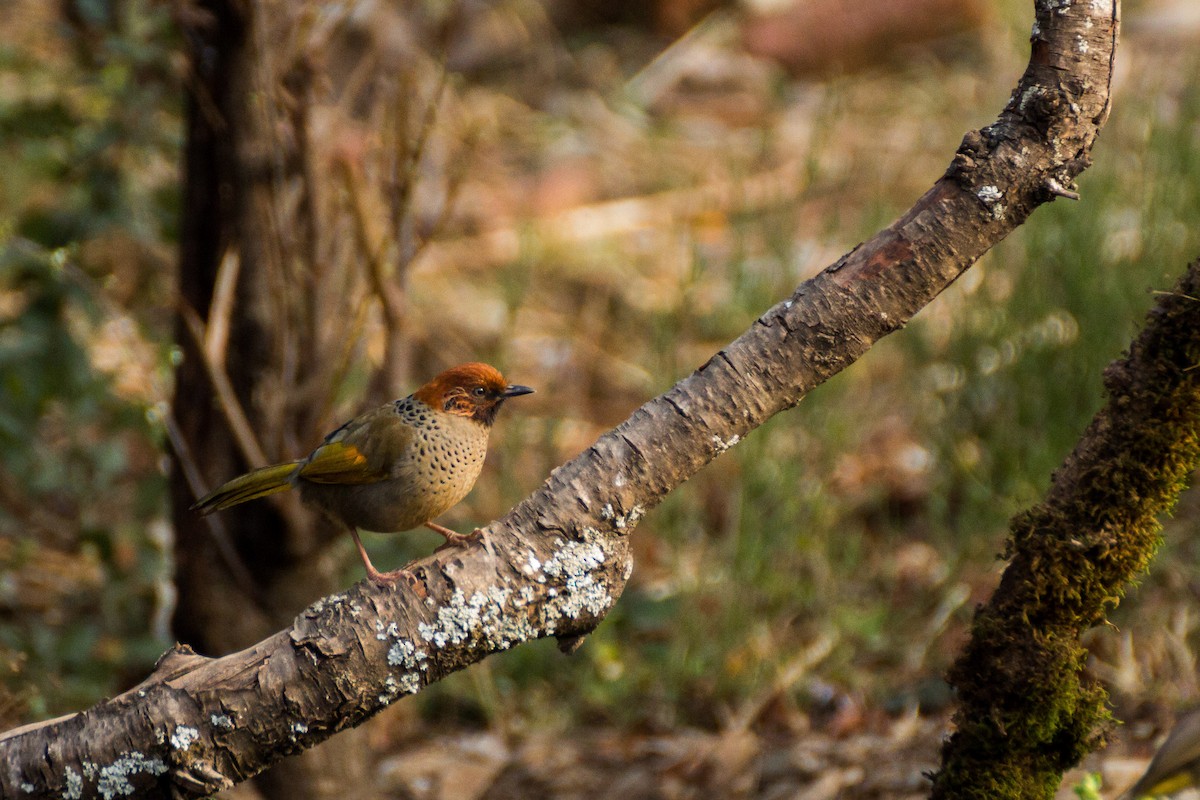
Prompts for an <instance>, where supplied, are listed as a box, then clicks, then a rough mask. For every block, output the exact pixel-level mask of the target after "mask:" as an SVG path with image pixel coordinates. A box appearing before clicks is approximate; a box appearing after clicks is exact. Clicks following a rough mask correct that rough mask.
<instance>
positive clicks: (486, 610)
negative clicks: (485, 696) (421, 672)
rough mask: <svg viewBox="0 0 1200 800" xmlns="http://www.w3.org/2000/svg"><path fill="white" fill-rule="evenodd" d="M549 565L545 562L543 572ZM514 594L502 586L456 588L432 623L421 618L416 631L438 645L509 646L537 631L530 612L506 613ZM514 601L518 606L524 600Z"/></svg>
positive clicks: (470, 646) (500, 648)
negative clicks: (477, 589) (478, 589)
mask: <svg viewBox="0 0 1200 800" xmlns="http://www.w3.org/2000/svg"><path fill="white" fill-rule="evenodd" d="M546 569H547V565H543V566H542V570H543V572H545V571H546ZM512 598H513V590H512V589H506V588H502V587H499V586H492V587H490V588H489V589H488V590H487V592H473V593H472V594H471V596H470V597H467V596H466V594H465V593H464V592H463V591H462V590H461V589H456V590H455V591H454V594H453V595H451V597H450V602H449V603H447V604H445V605H443V606H442V607H441V608H439V609H438V611H437V619H436V620H435V621H434V622H433V624H430V623H427V622H422V623H421V624H419V625H418V626H417V633H418V634H420V636H421V638H422V639H424V640H425V641H427V642H429V643H430V644H432V645H433V646H434V647H438V648H442V647H446V646H448V645H461V644H466V645H467V647H469V648H474V647H477V646H479V645H484V646H485V647H487V648H488V649H499V650H504V649H507V648H509V647H512V646H513V645H514V644H517V643H518V642H523V641H525V640H526V639H529V638H531V637H532V636H534V635H535V633H536V631H535V628H534V626H533V625H532V623H531V622H530V620H529V618H528V616H526V615H524V614H513V613H505V608H506V606H508V605H509V604H510V601H511V600H512ZM512 605H513V606H514V608H515V607H518V606H520V605H521V603H512Z"/></svg>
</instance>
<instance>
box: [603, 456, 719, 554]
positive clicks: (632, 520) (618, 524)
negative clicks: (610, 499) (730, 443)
mask: <svg viewBox="0 0 1200 800" xmlns="http://www.w3.org/2000/svg"><path fill="white" fill-rule="evenodd" d="M735 443H736V442H735ZM645 515H646V509H645V508H643V507H642V506H640V505H634V507H633V508H631V509H629V512H628V513H626V514H618V513H617V511H616V509H614V508H613V505H612V503H605V504H604V507H603V508H601V509H600V519H602V520H604V521H605V522H611V523H612V526H613V528H615V529H616V530H625V529H626V528H633V526H635V525H637V524H638V521H639V520H640V519H641V518H642V517H644V516H645ZM592 532H593V533H595V531H592ZM584 533H585V534H587V531H586V530H585V531H584ZM585 538H587V537H586V535H585ZM593 538H596V537H593Z"/></svg>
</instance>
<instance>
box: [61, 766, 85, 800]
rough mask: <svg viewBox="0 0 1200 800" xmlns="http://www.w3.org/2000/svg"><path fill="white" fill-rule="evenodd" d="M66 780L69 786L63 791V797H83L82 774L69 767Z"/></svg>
mask: <svg viewBox="0 0 1200 800" xmlns="http://www.w3.org/2000/svg"><path fill="white" fill-rule="evenodd" d="M66 782H67V788H66V789H65V790H64V791H63V797H64V798H65V799H66V800H79V798H81V797H83V776H82V775H80V774H79V773H78V772H76V771H75V770H73V769H71V768H70V767H67V774H66Z"/></svg>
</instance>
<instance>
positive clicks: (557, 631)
mask: <svg viewBox="0 0 1200 800" xmlns="http://www.w3.org/2000/svg"><path fill="white" fill-rule="evenodd" d="M1035 7H1036V14H1037V17H1036V20H1037V21H1036V23H1035V25H1034V32H1033V35H1032V44H1033V47H1032V57H1031V59H1030V63H1029V66H1028V68H1027V69H1026V71H1025V74H1024V76H1023V77H1022V79H1021V81H1020V83H1019V85H1018V86H1017V88H1016V89H1015V90H1014V92H1013V95H1012V99H1011V100H1010V102H1009V103H1008V105H1007V107H1006V108H1005V109H1004V111H1003V112H1002V113H1001V115H1000V117H999V118H998V120H997V121H996V122H995V123H994V124H992V125H990V126H988V127H987V128H985V129H983V130H981V131H974V132H971V133H969V134H967V136H966V137H965V138H964V139H963V143H962V145H961V146H960V147H959V150H958V153H957V155H956V156H955V158H954V160H953V163H952V164H951V165H950V168H949V169H948V170H947V172H946V174H945V175H944V176H943V177H942V179H940V180H939V181H938V182H937V183H936V184H935V185H934V186H933V188H932V189H930V190H929V192H927V193H926V194H925V195H924V196H923V197H922V198H921V199H920V200H919V201H918V202H917V203H916V205H914V206H913V208H912V209H911V210H909V211H908V212H907V213H906V214H904V215H903V216H902V217H901V218H900V219H899V220H897V221H896V222H895V223H894V224H892V225H891V226H890V227H888V228H887V229H885V230H883V231H882V232H880V233H879V234H878V235H876V236H875V237H874V238H872V239H871V240H869V241H867V242H865V243H863V244H862V245H860V246H859V247H857V248H855V249H854V250H853V251H852V252H851V253H849V254H847V255H846V256H844V257H843V258H842V259H840V260H839V261H838V262H837V263H835V264H833V265H832V266H830V267H829V268H827V269H826V270H825V271H824V272H822V273H821V274H820V275H818V276H816V277H814V278H813V279H811V280H809V281H806V282H805V283H804V284H802V285H801V286H800V287H799V288H798V289H797V290H796V292H795V293H794V294H793V295H792V297H791V298H789V299H787V300H785V301H783V302H781V303H779V304H778V305H776V306H774V307H773V308H771V309H769V310H768V311H767V312H766V313H764V314H763V315H762V316H761V317H760V318H759V319H758V320H757V321H756V322H755V323H754V325H752V326H751V328H750V329H749V330H748V331H746V332H745V333H744V334H743V335H742V336H741V337H739V338H738V339H737V340H735V341H734V342H732V343H730V344H729V345H728V346H727V347H725V348H724V349H723V350H722V351H721V352H719V353H717V354H716V355H715V356H713V357H712V358H711V359H710V360H709V361H708V363H706V364H705V365H704V366H702V367H701V368H700V369H699V370H697V371H696V372H695V373H694V374H693V375H691V376H690V377H688V378H686V379H685V380H683V381H681V382H680V383H679V384H677V385H676V386H674V387H673V388H671V389H670V390H669V391H668V392H666V393H665V394H663V395H662V396H660V397H658V398H655V399H654V400H651V401H650V402H648V403H646V404H645V405H644V406H642V407H641V408H639V409H638V410H637V411H635V412H634V413H633V415H632V416H630V418H629V419H628V420H626V421H625V422H624V423H622V424H621V425H619V426H618V427H617V428H616V429H614V430H613V431H611V432H609V433H608V434H606V435H604V436H603V437H601V438H600V439H599V440H598V441H597V442H596V443H595V444H594V445H593V446H592V447H591V448H589V449H588V450H587V451H586V452H584V453H583V454H582V455H580V456H579V457H578V458H576V459H575V460H573V461H571V462H570V463H568V464H566V465H564V466H562V467H560V468H558V469H556V470H554V471H553V472H552V473H551V475H550V477H549V478H548V479H547V480H546V482H545V483H544V484H543V485H542V487H541V488H539V489H538V490H537V491H536V492H534V493H533V494H532V495H531V496H530V497H529V498H527V499H526V500H525V501H523V502H522V503H521V504H519V505H518V506H517V507H516V508H514V509H513V510H512V511H511V512H509V514H508V515H506V516H505V517H504V518H502V519H500V520H498V521H497V522H495V523H493V524H491V525H490V526H488V528H487V531H486V535H485V536H484V538H483V540H482V541H481V542H479V543H477V544H475V545H472V546H471V547H469V548H465V549H462V550H458V551H454V552H448V553H441V554H435V555H434V556H432V557H430V558H427V559H424V560H422V561H420V562H418V563H417V564H416V565H415V566H414V572H415V573H416V575H417V576H418V578H419V581H418V583H417V584H416V585H415V586H412V587H409V586H407V585H401V586H400V587H398V588H397V589H396V590H395V591H382V590H379V589H377V588H375V587H373V586H369V585H367V584H365V583H359V584H356V585H355V586H353V587H351V588H350V589H348V590H347V591H345V592H342V593H340V594H336V595H333V596H331V597H328V598H325V599H324V600H321V601H320V602H318V603H316V604H314V605H312V606H310V607H309V608H307V609H305V611H304V612H302V613H301V614H300V615H299V616H298V617H297V618H296V620H295V622H294V624H293V625H292V627H291V628H289V629H287V630H284V631H281V632H279V633H277V634H275V635H274V636H272V637H270V638H268V639H266V640H264V641H262V642H260V643H259V644H257V645H255V646H253V647H251V648H249V649H246V650H243V651H241V652H239V653H235V654H233V655H230V656H226V657H224V658H220V659H207V658H202V657H199V656H196V655H194V654H188V653H187V651H186V650H183V649H178V650H176V651H173V652H172V653H171V654H168V656H167V657H165V658H164V660H163V661H161V662H160V664H159V666H158V668H157V669H156V671H155V672H154V673H153V674H152V675H151V676H150V677H149V678H147V680H146V681H145V682H144V683H143V684H141V685H140V686H139V687H137V688H135V689H133V690H131V691H130V692H127V693H125V694H123V695H121V696H120V697H117V698H114V699H113V700H110V701H107V702H105V703H101V704H99V705H97V706H96V707H94V708H92V709H90V710H89V711H86V712H83V713H81V714H78V715H75V716H73V717H70V718H68V719H65V720H60V721H54V722H52V723H47V724H41V725H37V726H29V727H27V728H25V729H21V730H19V731H14V732H10V733H9V734H7V735H5V736H4V737H2V738H0V750H2V751H3V755H4V767H3V769H2V771H0V793H2V794H3V796H5V797H14V798H17V797H26V796H28V797H59V796H71V797H91V796H112V794H114V793H120V794H126V795H136V796H144V797H165V796H174V797H198V796H202V795H204V794H207V793H210V792H212V791H214V790H217V789H220V788H223V787H226V786H229V785H232V784H233V783H236V782H238V781H241V780H244V779H245V778H247V777H249V776H250V775H253V774H255V773H256V772H258V771H259V770H261V769H263V768H264V767H265V766H267V765H269V764H271V763H274V762H276V761H278V760H279V759H281V758H283V757H284V756H287V755H290V754H293V753H296V752H299V751H301V750H304V749H305V748H308V747H311V746H312V745H314V744H316V743H317V742H320V741H322V740H324V739H326V738H328V737H329V736H331V735H332V734H334V733H336V732H337V731H339V730H342V729H344V728H347V727H351V726H354V725H357V724H358V723H360V722H362V721H363V720H365V719H366V718H368V717H370V716H371V715H373V714H375V713H378V712H379V711H380V710H382V709H383V708H385V707H386V706H387V705H389V704H390V703H391V702H393V701H395V700H396V699H398V698H400V697H402V696H404V695H406V694H411V693H413V692H415V691H418V690H419V689H420V688H421V687H423V686H425V685H427V684H428V683H430V682H432V681H435V680H438V679H439V678H441V677H442V676H444V675H446V674H447V673H449V672H452V671H454V670H457V669H461V668H463V667H465V666H467V665H469V664H471V663H474V662H476V661H479V660H480V659H482V658H484V657H485V656H487V655H488V654H490V653H492V652H496V651H499V650H504V649H506V648H509V647H512V646H515V645H517V644H519V643H521V642H523V641H526V640H529V639H533V638H538V637H545V636H557V637H558V638H559V641H560V644H561V645H562V646H563V647H565V648H570V647H572V646H575V645H577V644H578V642H579V637H581V636H584V635H586V634H587V633H588V632H589V631H590V630H592V629H593V628H594V627H595V626H596V625H597V624H598V623H599V622H600V620H601V619H602V618H603V617H604V615H605V614H606V613H607V611H608V610H609V609H610V608H611V607H612V605H613V603H614V602H615V601H616V599H617V597H618V596H619V595H620V593H621V591H622V589H623V587H624V585H625V581H626V579H627V578H628V576H629V572H630V570H631V567H632V564H631V560H630V551H629V542H628V537H629V534H630V533H631V532H632V530H633V528H634V527H635V526H636V525H637V522H638V520H639V519H640V518H641V517H642V516H643V515H644V514H645V513H646V511H647V510H648V509H650V508H652V507H653V506H654V505H656V504H657V503H658V502H659V501H660V500H661V499H662V497H663V496H664V495H665V494H666V493H667V492H669V491H671V490H672V489H674V488H675V487H676V486H678V485H679V484H681V483H682V482H683V481H685V480H687V478H689V477H690V476H691V475H693V474H694V473H695V472H696V471H697V470H699V469H700V468H701V467H703V466H704V465H705V464H707V463H708V462H709V461H711V460H712V459H714V458H715V457H717V456H718V455H720V454H721V453H722V452H724V451H725V450H727V449H728V448H729V447H732V446H734V445H735V444H736V443H737V442H738V441H739V440H740V439H741V438H742V437H743V436H745V435H746V434H747V433H748V432H749V431H751V430H753V429H754V428H755V427H757V426H758V425H760V424H762V423H763V422H764V421H766V420H767V419H768V418H770V417H771V416H773V415H774V414H776V413H778V412H780V411H782V410H785V409H788V408H791V407H792V406H794V405H796V403H798V402H799V401H800V399H801V398H802V397H803V396H804V394H805V393H806V392H808V391H809V390H811V389H812V388H813V387H815V386H817V385H819V384H820V383H821V382H823V381H824V380H825V379H827V378H829V377H830V376H831V375H834V374H836V373H837V372H838V371H840V370H842V369H844V368H845V367H846V366H848V365H849V364H851V363H853V362H854V361H855V360H856V359H857V358H858V357H859V356H861V355H862V354H863V353H864V352H866V350H867V349H868V348H869V347H870V346H871V345H872V344H873V343H874V342H876V341H877V340H878V339H879V338H881V337H882V336H885V335H887V334H888V333H891V332H892V331H895V330H897V329H899V328H901V327H903V326H904V324H905V323H906V322H907V321H908V320H909V319H910V318H911V317H912V316H913V315H914V314H915V313H916V312H917V311H918V310H920V309H921V308H922V307H923V306H925V305H926V304H928V303H929V302H930V301H932V300H933V298H935V297H936V296H937V295H938V294H939V293H940V292H941V291H943V290H944V289H945V288H946V287H947V286H948V285H949V284H950V283H951V282H953V281H954V280H955V279H956V278H957V277H958V276H959V275H960V274H961V273H962V272H963V271H964V270H965V269H967V268H968V267H969V266H970V265H971V264H972V263H974V261H975V260H976V259H978V258H979V256H980V255H982V254H983V253H984V252H986V251H987V250H988V249H989V248H990V247H992V246H993V245H995V244H996V243H997V242H999V241H1000V240H1001V239H1003V238H1004V237H1005V236H1006V235H1008V233H1010V232H1011V231H1012V230H1014V229H1015V228H1016V227H1017V226H1018V225H1020V224H1021V223H1022V222H1024V220H1025V219H1026V218H1027V217H1028V215H1029V214H1030V213H1031V212H1032V211H1033V210H1034V209H1035V208H1036V207H1037V206H1039V205H1041V204H1043V203H1045V202H1048V201H1050V200H1053V199H1054V198H1055V197H1057V196H1064V195H1069V194H1071V187H1072V182H1073V179H1074V178H1075V177H1076V176H1077V175H1078V174H1079V173H1080V172H1081V171H1082V170H1083V169H1084V168H1085V167H1086V166H1087V165H1088V163H1089V152H1090V149H1091V147H1092V144H1093V142H1094V140H1095V137H1096V135H1097V132H1098V130H1099V128H1100V126H1101V125H1102V124H1103V122H1104V120H1105V119H1106V117H1107V114H1108V107H1109V85H1110V80H1111V77H1112V69H1111V67H1112V62H1111V59H1112V55H1113V50H1114V47H1115V44H1116V36H1117V7H1118V6H1117V4H1116V3H1115V1H1114V0H1091V2H1087V3H1083V2H1079V3H1070V2H1047V0H1040V1H1039V2H1037V3H1035Z"/></svg>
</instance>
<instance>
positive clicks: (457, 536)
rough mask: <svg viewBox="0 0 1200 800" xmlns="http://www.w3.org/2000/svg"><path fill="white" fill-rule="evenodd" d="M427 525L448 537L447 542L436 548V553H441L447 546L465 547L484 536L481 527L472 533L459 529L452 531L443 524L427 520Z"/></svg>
mask: <svg viewBox="0 0 1200 800" xmlns="http://www.w3.org/2000/svg"><path fill="white" fill-rule="evenodd" d="M425 527H427V528H429V529H430V530H431V531H437V532H438V533H440V534H441V535H442V536H444V537H446V542H445V544H443V545H441V546H440V547H438V548H437V549H436V550H434V552H435V553H440V552H441V551H442V550H446V549H447V548H451V547H463V546H464V545H468V544H471V543H472V542H477V541H479V540H480V538H481V537H482V536H483V531H481V530H480V529H479V528H476V529H475V530H473V531H471V532H470V533H459V532H457V531H452V530H450V529H449V528H444V527H442V526H441V525H438V524H436V523H433V522H426V523H425Z"/></svg>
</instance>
